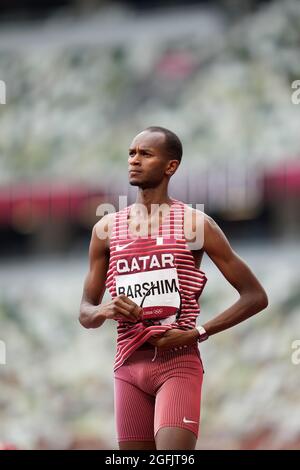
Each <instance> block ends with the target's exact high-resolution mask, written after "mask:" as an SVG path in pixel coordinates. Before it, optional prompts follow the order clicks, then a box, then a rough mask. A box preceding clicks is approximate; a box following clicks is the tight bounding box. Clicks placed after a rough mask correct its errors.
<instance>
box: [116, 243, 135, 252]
mask: <svg viewBox="0 0 300 470" xmlns="http://www.w3.org/2000/svg"><path fill="white" fill-rule="evenodd" d="M132 243H133V242H130V243H126V245H116V251H121V250H124V248H126V246H129V245H131V244H132Z"/></svg>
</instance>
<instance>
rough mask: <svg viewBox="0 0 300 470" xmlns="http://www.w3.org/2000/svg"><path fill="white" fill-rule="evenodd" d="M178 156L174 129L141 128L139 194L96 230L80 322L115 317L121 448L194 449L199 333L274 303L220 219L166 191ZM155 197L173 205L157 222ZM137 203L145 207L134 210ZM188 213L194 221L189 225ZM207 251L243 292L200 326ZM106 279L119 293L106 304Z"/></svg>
mask: <svg viewBox="0 0 300 470" xmlns="http://www.w3.org/2000/svg"><path fill="white" fill-rule="evenodd" d="M181 157H182V145H181V142H180V140H179V139H178V137H177V136H176V135H175V134H174V133H173V132H171V131H169V130H167V129H165V128H162V127H150V128H147V129H145V130H144V131H143V132H141V133H140V134H138V135H137V136H136V137H135V138H134V139H133V141H132V143H131V146H130V149H129V158H128V163H129V168H128V170H129V183H130V184H131V185H132V186H137V188H138V192H137V198H136V203H135V204H133V205H131V206H128V207H127V208H125V209H123V210H121V211H119V212H117V213H114V214H108V215H106V216H104V217H103V218H102V219H101V220H100V221H99V222H97V223H96V224H95V226H94V228H93V233H92V237H91V243H90V249H89V257H90V269H89V273H88V275H87V277H86V280H85V283H84V289H83V296H82V301H81V306H80V322H81V324H82V325H83V326H84V327H86V328H97V327H100V326H101V325H102V324H103V323H104V322H105V320H108V319H110V320H115V321H116V322H118V341H117V353H116V359H115V367H114V378H115V412H116V425H117V432H118V441H119V447H120V449H121V450H129V449H136V450H139V449H185V450H187V449H195V445H196V441H197V437H198V427H199V419H200V398H201V387H202V377H203V367H202V361H201V357H200V353H199V349H198V342H199V341H200V342H201V341H203V340H205V339H207V338H208V337H210V336H212V335H214V334H216V333H218V332H220V331H223V330H225V329H227V328H230V327H232V326H234V325H236V324H238V323H240V322H242V321H244V320H246V319H247V318H249V317H250V316H252V315H254V314H256V313H258V312H259V311H261V310H263V309H265V308H266V307H267V305H268V298H267V295H266V292H265V290H264V289H263V287H262V286H261V284H260V282H259V281H258V279H257V278H256V277H255V275H254V274H253V273H252V272H251V270H250V268H249V267H248V266H247V265H246V263H245V262H244V261H243V260H242V259H241V258H240V257H239V256H238V255H237V254H236V253H235V252H234V251H233V249H232V248H231V246H230V244H229V242H228V240H227V238H226V236H225V235H224V233H223V232H222V230H221V229H220V228H219V226H218V225H217V224H216V223H215V222H214V220H213V219H212V218H211V217H209V216H208V215H206V214H204V213H203V212H201V211H198V210H195V209H191V208H189V206H187V205H186V204H184V203H183V202H182V201H178V200H176V199H173V198H170V197H169V195H168V184H169V180H170V178H171V176H172V175H173V174H174V173H175V172H176V171H177V169H178V167H179V165H180V161H181ZM153 204H159V205H161V206H163V207H164V208H167V211H165V215H164V216H163V214H161V213H158V212H157V211H156V212H154V216H156V225H155V224H154V218H155V217H154V216H153V210H151V209H152V208H153ZM140 205H142V207H143V208H145V210H144V211H138V210H136V209H137V208H139V207H140ZM157 216H158V218H157ZM187 219H189V220H190V221H191V224H190V228H189V229H188V230H185V227H186V225H185V222H186V220H187ZM154 226H155V227H154ZM130 227H131V230H130ZM132 227H135V228H136V230H135V236H133V230H132ZM145 233H146V235H145ZM149 233H151V238H149V236H148V234H149ZM103 234H107V236H106V237H105V236H103ZM140 234H142V235H145V236H137V235H140ZM199 234H200V236H199ZM204 253H207V255H208V256H209V257H210V258H211V260H212V261H213V262H214V263H215V265H216V266H217V267H218V269H219V270H220V271H221V272H222V274H223V275H224V276H225V278H226V279H227V280H228V282H229V283H230V284H231V285H232V286H233V287H234V288H235V289H236V290H237V291H238V293H239V299H238V300H237V301H236V302H235V303H234V304H233V305H232V306H231V307H229V308H228V309H226V310H225V311H224V312H222V313H220V314H219V315H217V316H215V317H214V318H213V319H211V320H209V321H207V322H206V323H204V324H203V325H202V326H198V327H196V318H197V316H198V314H199V312H200V309H199V305H198V299H199V296H200V294H201V293H202V290H203V288H204V285H205V283H206V280H207V278H206V276H205V274H204V273H203V271H201V270H200V269H199V266H200V262H201V259H202V256H203V254H204ZM105 287H107V288H108V289H109V291H110V293H111V296H112V300H111V301H109V302H107V303H106V304H103V303H102V298H103V294H104V291H105Z"/></svg>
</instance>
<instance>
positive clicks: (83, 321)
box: [78, 312, 90, 328]
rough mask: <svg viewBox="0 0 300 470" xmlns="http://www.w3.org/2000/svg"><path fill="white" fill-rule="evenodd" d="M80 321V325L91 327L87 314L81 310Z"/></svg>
mask: <svg viewBox="0 0 300 470" xmlns="http://www.w3.org/2000/svg"><path fill="white" fill-rule="evenodd" d="M78 321H79V323H80V325H81V326H83V327H84V328H90V324H89V323H90V322H89V321H88V317H87V315H85V314H84V313H82V312H80V314H79V317H78Z"/></svg>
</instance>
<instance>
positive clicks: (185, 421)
mask: <svg viewBox="0 0 300 470" xmlns="http://www.w3.org/2000/svg"><path fill="white" fill-rule="evenodd" d="M183 422H184V423H186V424H189V423H190V424H197V421H191V420H190V419H186V417H185V416H184V418H183Z"/></svg>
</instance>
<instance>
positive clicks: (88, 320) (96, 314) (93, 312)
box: [79, 301, 106, 328]
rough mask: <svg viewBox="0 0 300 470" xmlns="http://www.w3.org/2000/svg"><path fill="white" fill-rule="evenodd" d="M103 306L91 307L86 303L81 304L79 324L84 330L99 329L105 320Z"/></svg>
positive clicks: (91, 305)
mask: <svg viewBox="0 0 300 470" xmlns="http://www.w3.org/2000/svg"><path fill="white" fill-rule="evenodd" d="M102 307H103V306H102V305H101V304H99V305H93V304H91V303H89V302H87V301H84V302H82V303H81V306H80V316H79V322H80V323H81V325H82V326H84V327H85V328H99V327H100V326H101V325H102V324H103V323H104V322H105V320H106V316H105V314H104V311H103V308H102Z"/></svg>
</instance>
